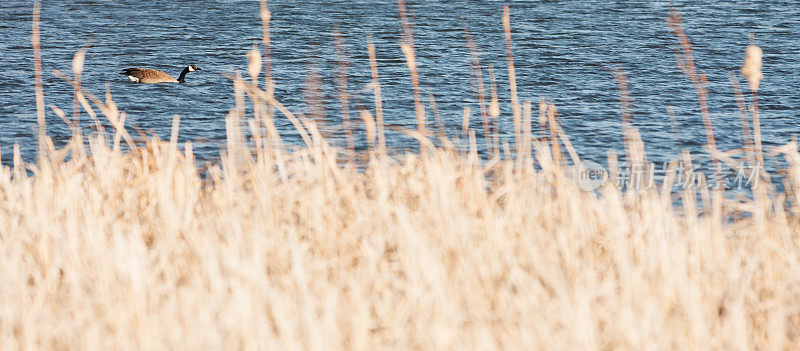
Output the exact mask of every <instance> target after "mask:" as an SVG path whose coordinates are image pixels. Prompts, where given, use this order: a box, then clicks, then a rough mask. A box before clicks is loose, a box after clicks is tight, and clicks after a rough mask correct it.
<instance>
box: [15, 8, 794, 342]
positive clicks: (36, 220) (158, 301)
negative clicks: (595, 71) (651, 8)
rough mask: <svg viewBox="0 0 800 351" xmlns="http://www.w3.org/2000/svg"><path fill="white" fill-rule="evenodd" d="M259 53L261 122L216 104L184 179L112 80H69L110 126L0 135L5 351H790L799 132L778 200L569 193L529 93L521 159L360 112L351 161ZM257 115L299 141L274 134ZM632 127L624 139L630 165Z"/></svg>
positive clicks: (549, 116)
mask: <svg viewBox="0 0 800 351" xmlns="http://www.w3.org/2000/svg"><path fill="white" fill-rule="evenodd" d="M265 8H266V7H265V6H262V9H265ZM266 18H269V16H268V15H267V16H266ZM265 28H268V27H267V26H265ZM265 32H266V30H265ZM506 33H508V31H507V32H506ZM507 38H508V37H507ZM265 42H268V41H266V40H265ZM509 47H510V45H509ZM256 56H257V55H255V54H252V55H251V59H253V60H254V61H253V62H252V63H251V67H253V70H252V71H251V73H252V74H253V77H252V78H253V79H252V80H253V83H252V84H251V83H248V82H246V81H245V80H244V79H242V78H236V80H235V82H234V87H235V89H236V90H237V102H238V103H239V104H242V103H243V101H244V96H245V95H246V96H249V97H250V98H251V101H255V102H256V103H258V104H263V105H264V106H261V107H260V108H256V109H254V111H257V112H256V113H258V114H260V115H258V116H253V118H245V116H244V114H243V112H241V111H244V109H243V106H237V108H235V109H232V110H231V113H230V114H229V115H228V117H227V126H228V143H229V144H228V148H227V151H226V152H225V153H224V154H223V155H222V161H221V162H220V163H219V164H216V165H212V166H211V167H210V168H208V169H207V172H206V173H204V174H202V175H201V171H200V170H199V169H198V168H197V167H196V164H195V160H194V157H193V154H192V147H191V144H190V143H187V144H185V145H183V148H182V150H181V148H179V145H178V144H177V143H176V142H175V140H177V135H178V133H179V121H178V120H177V119H176V120H175V123H174V126H173V133H172V139H171V140H170V141H159V140H157V139H152V140H149V141H147V144H146V145H143V146H137V145H136V144H135V143H133V142H132V141H131V138H130V136H129V135H128V134H127V132H125V129H124V128H123V124H124V114H121V113H119V112H118V111H117V110H116V107H115V106H114V104H113V100H111V98H110V96H107V99H106V101H105V102H103V101H100V100H99V99H97V98H95V97H94V96H92V95H91V94H88V93H85V92H76V95H79V96H81V97H82V96H83V95H84V94H87V96H88V97H89V98H90V100H92V102H93V103H94V104H95V106H96V107H97V108H98V109H99V110H100V111H101V112H102V113H103V115H104V116H106V117H107V118H108V120H109V122H110V124H111V126H112V127H113V128H114V130H113V133H112V134H106V133H105V132H98V133H96V134H95V135H93V136H89V137H84V136H83V135H81V134H80V133H79V132H78V129H75V130H76V133H75V135H74V136H73V139H72V141H71V142H70V144H68V145H67V146H66V147H65V148H64V149H61V150H56V149H54V148H53V147H52V142H50V141H49V140H48V139H47V138H46V137H45V138H43V144H44V145H46V146H45V147H43V149H45V151H43V152H42V155H41V157H40V159H39V161H38V162H37V163H36V164H25V163H23V162H22V161H21V158H20V156H19V152H18V150H17V151H16V152H15V155H14V159H15V164H14V167H13V168H9V167H2V168H0V223H2V225H0V347H1V348H3V349H16V348H19V347H24V348H26V349H142V350H157V349H189V350H197V349H281V350H283V349H325V350H328V349H368V350H372V349H383V348H399V349H407V348H416V349H459V350H460V349H498V348H503V349H630V350H643V349H695V350H696V349H725V350H733V349H753V348H757V349H774V350H782V349H787V350H788V349H797V348H798V347H800V307H798V304H797V301H800V237H799V236H798V229H800V228H798V220H797V218H796V213H797V212H798V210H799V208H798V207H797V201H796V199H797V198H798V195H800V154H798V152H797V145H795V144H789V145H787V146H785V147H783V148H780V149H778V150H774V151H773V152H774V153H777V154H781V155H783V157H785V158H786V159H787V160H788V162H789V164H790V166H789V168H788V169H786V171H787V173H786V174H787V176H786V179H787V188H786V192H785V193H784V194H780V195H779V196H775V197H757V198H756V200H755V201H750V200H745V201H744V202H736V203H734V202H731V201H729V200H725V199H724V197H722V196H720V195H719V193H716V192H715V193H714V194H711V195H709V194H708V191H707V190H702V191H700V193H701V197H702V201H701V203H703V204H704V205H703V206H702V207H700V208H698V207H697V202H698V201H697V200H696V198H695V195H696V194H695V191H694V190H687V191H685V192H683V193H681V194H678V195H680V196H681V199H682V201H683V203H684V204H685V206H683V207H675V206H674V202H673V200H674V199H673V197H672V196H673V195H674V194H672V193H671V192H670V191H669V190H666V191H664V190H660V189H659V188H656V187H650V188H646V189H642V190H641V191H638V192H625V193H623V192H621V191H620V190H619V189H618V188H617V187H615V186H613V185H612V184H610V183H609V184H607V185H605V186H603V187H601V188H600V189H599V191H598V192H597V193H595V192H586V191H583V190H581V188H580V187H579V186H578V184H577V182H576V181H575V180H574V179H572V178H570V177H569V176H567V175H565V173H566V170H567V168H566V167H565V163H564V162H565V161H562V160H565V159H566V158H565V157H564V156H563V155H561V151H557V150H560V146H559V145H560V144H562V143H563V145H564V147H565V148H567V149H568V151H570V159H572V160H573V162H575V161H577V160H576V158H577V155H573V154H572V153H573V151H572V150H571V147H570V144H569V142H568V139H566V136H565V135H564V133H563V131H561V129H560V127H558V122H557V113H556V111H555V107H554V106H552V105H548V104H547V103H545V102H544V101H542V102H541V104H540V120H542V121H546V123H545V122H543V123H541V124H540V126H539V128H540V129H541V133H540V134H541V138H533V137H531V135H532V132H531V127H530V121H531V120H532V116H531V114H532V112H531V103H530V102H528V101H526V102H524V103H523V111H522V114H523V115H522V116H521V118H516V119H515V120H517V121H520V123H523V122H524V123H523V124H526V123H527V125H522V126H519V129H517V126H516V125H515V132H516V133H515V134H517V138H522V140H521V141H520V140H517V142H522V144H523V146H521V147H520V148H519V149H518V150H523V151H525V153H526V154H524V155H519V154H517V155H513V154H506V156H507V157H506V158H493V159H492V160H491V161H489V162H488V163H484V162H481V160H480V159H479V158H478V154H477V151H476V149H477V148H476V138H475V133H474V131H473V130H471V129H470V130H469V131H468V132H467V133H465V134H467V135H469V136H470V140H469V147H468V150H467V151H456V148H454V147H451V146H449V145H450V143H449V141H447V140H443V145H444V146H443V147H434V146H433V145H432V144H431V143H430V142H428V141H427V139H426V138H425V137H424V130H420V131H415V132H411V131H409V133H410V134H413V135H415V136H417V137H418V138H419V139H420V143H421V144H423V145H424V146H425V149H426V150H427V151H426V152H424V153H421V154H405V155H395V157H389V156H385V149H384V148H383V145H382V144H383V140H384V139H383V126H382V118H381V117H380V116H381V111H380V109H378V110H377V111H375V112H376V115H377V116H378V118H379V119H378V121H379V122H378V128H379V130H378V132H377V133H378V140H380V142H379V143H378V145H376V147H375V149H372V150H371V151H369V152H368V153H367V155H366V157H367V158H368V161H366V162H363V163H362V164H361V166H362V167H363V168H361V169H359V168H357V167H356V165H355V164H354V163H352V162H347V163H345V162H340V161H341V159H342V157H341V156H340V155H338V152H340V151H341V150H337V149H335V148H333V147H331V146H330V145H328V144H327V143H326V142H325V140H324V139H323V138H322V136H321V134H320V132H319V130H318V129H317V127H316V123H314V121H312V120H309V119H307V118H305V117H304V116H301V115H298V116H295V115H293V114H292V113H291V112H290V111H289V109H287V108H286V107H284V106H283V105H281V104H280V103H279V102H277V101H276V100H275V99H274V97H273V95H272V93H271V81H270V79H269V78H267V79H266V88H265V89H264V90H262V89H260V88H259V87H257V84H258V83H257V82H258V79H256V77H255V76H256V75H258V73H259V72H256V70H255V67H257V66H258V67H260V66H261V62H258V61H259V60H261V58H260V55H258V56H259V57H256ZM267 57H268V56H267ZM510 57H511V56H510V52H509V63H511V60H510ZM373 63H374V60H373ZM265 67H269V65H266V64H265ZM266 74H267V77H269V76H268V74H269V72H267V73H266ZM372 74H373V77H377V67H376V66H374V65H373V70H372ZM73 85H74V86H78V85H77V83H76V82H75V81H73ZM78 87H79V86H78ZM374 88H375V96H376V102H379V100H380V89H379V86H377V85H376V86H375V87H374ZM76 89H79V88H76ZM415 101H416V102H417V103H420V104H421V103H422V102H421V101H420V100H419V99H415ZM83 102H85V99H84V100H83V101H82V104H83ZM86 105H88V103H86ZM82 106H84V105H82ZM54 111H56V113H57V114H59V115H60V116H61V115H63V111H62V112H59V111H60V110H58V109H54ZM273 111H278V112H280V113H281V114H282V115H281V116H280V117H279V116H273V114H272V113H273ZM87 113H89V114H90V116H92V117H93V118H95V114H94V112H90V111H89V110H87ZM366 113H369V112H368V111H362V114H366ZM465 114H466V115H468V112H466V113H465ZM482 114H483V112H482ZM371 116H372V114H371V113H369V115H364V118H363V119H364V121H368V123H369V124H370V125H372V123H373V121H372V117H371ZM273 117H274V118H289V119H290V120H291V121H292V123H293V125H295V127H296V128H298V130H299V131H300V133H301V135H303V136H304V140H305V141H306V143H307V146H306V147H304V148H301V149H299V150H294V151H287V150H285V149H284V148H283V147H282V146H281V145H280V140H276V139H277V138H278V136H276V134H275V132H274V129H272V128H273V127H270V125H269V124H270V123H271V121H272V120H273ZM501 118H507V116H506V117H501ZM65 121H67V122H68V120H67V119H66V118H65ZM245 125H247V126H249V128H250V130H251V133H252V135H253V136H254V140H253V143H252V145H254V146H253V147H250V148H247V147H245V146H244V142H243V141H244V134H243V130H242V129H243V128H244V126H245ZM371 128H372V130H373V131H372V133H375V131H374V127H371ZM484 128H485V125H484ZM545 128H548V129H549V133H550V134H549V135H550V137H549V138H548V133H547V131H546V130H545ZM262 131H264V134H262ZM637 135H638V134H637V133H636V132H635V130H633V129H632V128H631V131H630V137H629V138H628V139H627V142H628V143H629V146H628V150H630V151H629V152H630V153H632V154H634V153H637V154H636V155H632V156H634V157H638V158H640V159H641V158H644V155H643V154H641V152H640V151H637V150H642V148H641V140H639V139H638V136H637ZM370 139H371V140H372V142H373V144H374V139H375V137H374V136H372V137H371V138H370ZM86 140H88V142H87V141H86ZM123 140H124V141H125V142H126V145H128V147H129V148H131V149H132V151H129V152H125V151H122V149H123V147H121V146H120V143H121V141H123ZM87 145H88V146H87ZM531 146H532V149H529V147H531ZM553 147H557V149H554V148H553ZM67 153H69V154H70V158H69V159H65V155H67ZM723 161H724V159H723ZM577 162H579V161H577ZM610 162H611V163H612V165H613V164H614V162H615V158H613V157H612V158H611V159H610ZM534 165H535V167H534ZM27 171H30V173H31V174H28V172H27ZM670 181H671V178H667V184H668V185H669V184H670V183H669V182H670ZM760 184H762V185H760V187H762V188H763V187H766V186H767V185H766V184H765V183H763V182H762V183H760ZM666 189H670V188H669V186H667V187H666ZM787 197H788V198H789V199H792V201H791V202H790V201H787V200H786V199H787ZM709 203H710V204H711V205H710V206H709V205H707V204H709ZM784 206H792V207H791V208H784ZM708 208H715V209H718V210H713V211H709V210H708ZM741 211H745V212H746V215H745V216H741Z"/></svg>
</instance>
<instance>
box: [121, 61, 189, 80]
mask: <svg viewBox="0 0 800 351" xmlns="http://www.w3.org/2000/svg"><path fill="white" fill-rule="evenodd" d="M194 71H201V69H199V68H197V66H195V65H188V66H186V68H184V69H183V71H182V72H181V75H180V76H178V79H175V78H172V76H170V75H169V74H166V73H164V72H161V71H159V70H157V69H149V68H126V69H124V70H122V73H120V74H121V75H123V76H126V77H128V79H130V80H131V82H135V83H183V78H184V77H186V73H189V72H194Z"/></svg>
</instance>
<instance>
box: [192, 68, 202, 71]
mask: <svg viewBox="0 0 800 351" xmlns="http://www.w3.org/2000/svg"><path fill="white" fill-rule="evenodd" d="M194 70H195V71H202V69H200V67H197V68H195V69H194Z"/></svg>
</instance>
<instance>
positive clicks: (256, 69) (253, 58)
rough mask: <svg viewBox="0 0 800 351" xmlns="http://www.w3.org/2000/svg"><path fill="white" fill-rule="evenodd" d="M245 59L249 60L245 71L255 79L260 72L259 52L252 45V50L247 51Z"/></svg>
mask: <svg viewBox="0 0 800 351" xmlns="http://www.w3.org/2000/svg"><path fill="white" fill-rule="evenodd" d="M247 59H248V61H249V62H248V63H247V73H249V74H250V77H252V78H253V79H256V77H258V74H259V73H261V63H262V60H261V52H259V51H258V50H256V48H255V46H254V47H253V50H250V51H248V52H247Z"/></svg>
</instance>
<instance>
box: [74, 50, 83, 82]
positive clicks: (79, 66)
mask: <svg viewBox="0 0 800 351" xmlns="http://www.w3.org/2000/svg"><path fill="white" fill-rule="evenodd" d="M85 58H86V50H85V49H80V50H78V52H76V53H75V56H73V57H72V73H73V74H75V76H79V75H80V74H81V72H83V60H84V59H85Z"/></svg>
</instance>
